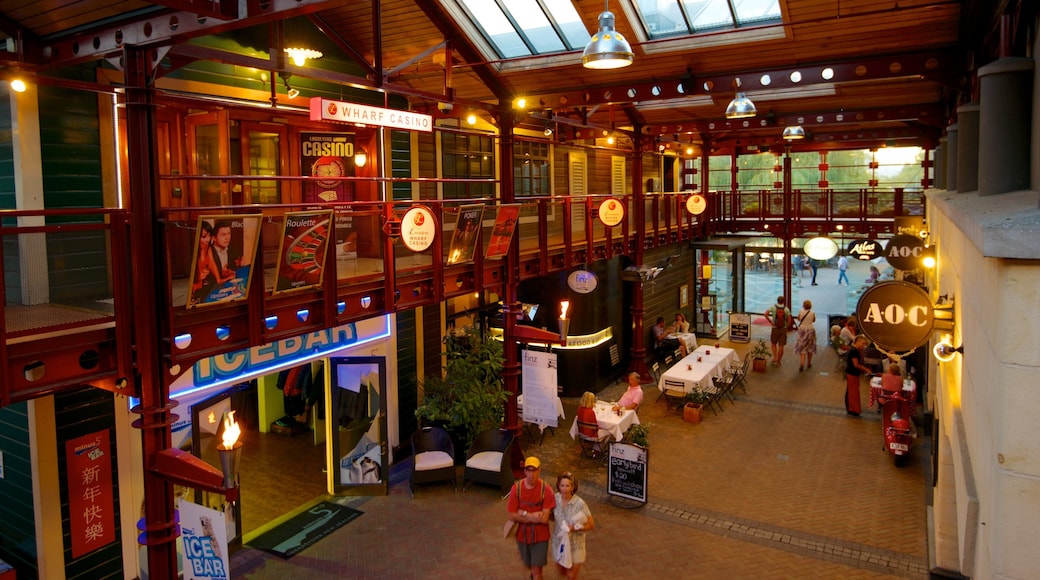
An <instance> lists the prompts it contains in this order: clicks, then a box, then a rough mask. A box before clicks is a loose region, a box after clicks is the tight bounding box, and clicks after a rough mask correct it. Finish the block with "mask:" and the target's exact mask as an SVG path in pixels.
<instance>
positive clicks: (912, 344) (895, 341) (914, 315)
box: [856, 281, 935, 352]
mask: <svg viewBox="0 0 1040 580" xmlns="http://www.w3.org/2000/svg"><path fill="white" fill-rule="evenodd" d="M856 318H857V319H859V326H860V329H861V330H862V332H863V334H864V335H866V337H867V338H868V339H870V340H871V341H873V342H874V343H875V344H876V345H877V346H878V348H881V349H884V350H887V351H892V352H905V351H911V350H914V349H915V348H917V347H919V346H921V345H922V344H925V343H927V342H928V338H929V337H930V336H931V334H932V325H933V324H934V322H935V308H934V307H933V305H932V300H931V299H930V298H929V297H928V293H927V292H925V291H924V289H922V288H921V287H920V286H916V285H914V284H911V283H909V282H901V281H891V282H881V283H880V284H875V285H873V286H871V287H870V288H868V289H867V291H866V292H864V293H863V296H861V297H860V299H859V303H857V304H856Z"/></svg>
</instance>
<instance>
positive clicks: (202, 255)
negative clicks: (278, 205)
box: [187, 214, 263, 308]
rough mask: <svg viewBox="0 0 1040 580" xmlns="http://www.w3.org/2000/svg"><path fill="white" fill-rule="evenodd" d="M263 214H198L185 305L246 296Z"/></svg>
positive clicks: (237, 298)
mask: <svg viewBox="0 0 1040 580" xmlns="http://www.w3.org/2000/svg"><path fill="white" fill-rule="evenodd" d="M262 218H263V216H262V215H260V214H249V215H239V214H236V215H211V216H200V217H199V221H198V225H197V227H196V228H195V232H196V235H195V242H194V251H193V252H192V258H191V272H190V273H189V292H188V303H187V307H188V308H192V307H195V306H208V305H211V304H220V303H224V302H237V301H239V300H245V299H246V298H248V297H249V283H250V281H251V280H252V278H253V262H254V259H255V257H256V247H257V244H258V243H259V242H260V220H261V219H262Z"/></svg>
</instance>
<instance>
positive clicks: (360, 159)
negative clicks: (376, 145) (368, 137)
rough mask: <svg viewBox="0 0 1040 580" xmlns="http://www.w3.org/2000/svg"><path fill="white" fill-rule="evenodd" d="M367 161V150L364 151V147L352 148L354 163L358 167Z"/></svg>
mask: <svg viewBox="0 0 1040 580" xmlns="http://www.w3.org/2000/svg"><path fill="white" fill-rule="evenodd" d="M366 163H368V152H367V151H365V148H364V147H355V148H354V165H356V166H358V167H364V166H365V164H366Z"/></svg>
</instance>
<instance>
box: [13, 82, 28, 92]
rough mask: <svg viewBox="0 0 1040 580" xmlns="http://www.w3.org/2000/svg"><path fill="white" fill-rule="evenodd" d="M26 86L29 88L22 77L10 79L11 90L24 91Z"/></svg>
mask: <svg viewBox="0 0 1040 580" xmlns="http://www.w3.org/2000/svg"><path fill="white" fill-rule="evenodd" d="M27 88H29V87H28V85H26V84H25V81H23V80H22V79H12V80H11V90H12V91H14V92H16V93H24V92H25V91H26V89H27Z"/></svg>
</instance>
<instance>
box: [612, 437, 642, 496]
mask: <svg viewBox="0 0 1040 580" xmlns="http://www.w3.org/2000/svg"><path fill="white" fill-rule="evenodd" d="M646 460H647V450H646V449H644V448H643V447H640V446H638V445H633V444H631V443H618V442H616V441H612V442H611V443H610V463H609V465H608V470H607V493H608V494H610V495H616V496H619V497H623V498H627V499H631V500H635V501H638V502H640V503H646V471H647V469H646Z"/></svg>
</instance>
